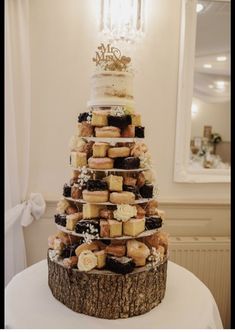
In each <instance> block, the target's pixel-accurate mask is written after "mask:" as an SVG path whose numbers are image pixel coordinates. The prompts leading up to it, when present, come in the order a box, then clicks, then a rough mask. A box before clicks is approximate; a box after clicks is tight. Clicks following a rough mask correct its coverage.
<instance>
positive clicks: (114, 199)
mask: <svg viewBox="0 0 235 332" xmlns="http://www.w3.org/2000/svg"><path fill="white" fill-rule="evenodd" d="M109 200H110V202H111V203H113V204H129V203H134V202H135V194H133V193H132V192H130V191H122V192H119V193H118V192H113V193H111V194H110V198H109Z"/></svg>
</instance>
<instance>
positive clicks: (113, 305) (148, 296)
mask: <svg viewBox="0 0 235 332" xmlns="http://www.w3.org/2000/svg"><path fill="white" fill-rule="evenodd" d="M47 260H48V284H49V287H50V289H51V291H52V294H53V296H54V297H55V298H56V299H57V300H58V301H60V302H61V303H63V304H64V305H66V306H67V307H68V308H70V309H71V310H73V311H75V312H78V313H82V314H85V315H89V316H94V317H98V318H105V319H118V318H128V317H133V316H138V315H142V314H144V313H146V312H148V311H150V310H151V309H153V308H154V307H156V306H157V305H158V304H159V303H160V302H161V301H162V299H163V298H164V295H165V289H166V278H167V260H166V261H165V262H163V263H162V264H161V265H159V266H158V267H157V268H156V269H155V270H151V271H150V270H147V269H146V270H144V271H143V270H141V272H132V273H129V274H126V275H121V274H115V273H110V274H105V273H104V274H102V273H92V271H91V272H88V273H86V272H81V271H78V270H76V269H68V268H65V267H64V266H62V265H61V264H58V263H56V262H55V261H52V260H51V259H50V258H49V256H47Z"/></svg>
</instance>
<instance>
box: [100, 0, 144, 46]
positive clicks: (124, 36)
mask: <svg viewBox="0 0 235 332" xmlns="http://www.w3.org/2000/svg"><path fill="white" fill-rule="evenodd" d="M100 32H101V33H102V34H103V35H104V36H105V37H106V38H107V39H109V40H110V41H117V40H122V41H127V42H134V41H135V40H136V39H138V38H139V37H141V36H143V33H144V0H101V12H100Z"/></svg>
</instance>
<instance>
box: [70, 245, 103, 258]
mask: <svg viewBox="0 0 235 332" xmlns="http://www.w3.org/2000/svg"><path fill="white" fill-rule="evenodd" d="M84 250H91V251H92V250H99V245H98V241H93V242H91V243H87V242H84V243H82V244H80V246H78V247H77V248H76V249H75V254H76V256H77V257H78V256H79V255H80V254H81V252H82V251H84Z"/></svg>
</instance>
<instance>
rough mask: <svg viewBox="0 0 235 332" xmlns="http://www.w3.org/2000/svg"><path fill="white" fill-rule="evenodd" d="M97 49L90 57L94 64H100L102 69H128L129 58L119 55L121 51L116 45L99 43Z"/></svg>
mask: <svg viewBox="0 0 235 332" xmlns="http://www.w3.org/2000/svg"><path fill="white" fill-rule="evenodd" d="M97 49H98V50H97V51H96V55H95V57H94V58H92V61H94V62H95V63H96V66H100V67H101V68H102V69H103V70H112V71H127V70H128V67H127V66H128V64H129V63H130V62H131V58H130V57H126V56H124V55H121V51H120V50H119V49H118V48H117V47H114V46H111V44H107V45H106V46H105V45H104V44H103V43H101V44H100V46H98V48H97Z"/></svg>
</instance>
